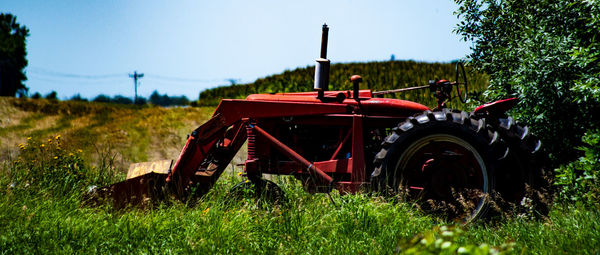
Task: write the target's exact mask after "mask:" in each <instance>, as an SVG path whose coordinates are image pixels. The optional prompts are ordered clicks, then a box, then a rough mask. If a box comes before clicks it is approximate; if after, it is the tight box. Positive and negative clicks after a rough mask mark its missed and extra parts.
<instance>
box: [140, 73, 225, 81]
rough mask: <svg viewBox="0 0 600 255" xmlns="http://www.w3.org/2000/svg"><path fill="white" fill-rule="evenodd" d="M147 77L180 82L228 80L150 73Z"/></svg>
mask: <svg viewBox="0 0 600 255" xmlns="http://www.w3.org/2000/svg"><path fill="white" fill-rule="evenodd" d="M147 77H148V78H154V79H158V80H166V81H178V82H220V81H225V80H227V79H198V78H181V77H173V76H164V75H156V74H148V75H147Z"/></svg>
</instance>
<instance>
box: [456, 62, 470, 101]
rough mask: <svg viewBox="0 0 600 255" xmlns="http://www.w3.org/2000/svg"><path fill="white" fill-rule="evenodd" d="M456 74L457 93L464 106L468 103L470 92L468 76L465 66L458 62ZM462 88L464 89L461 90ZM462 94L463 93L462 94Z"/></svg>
mask: <svg viewBox="0 0 600 255" xmlns="http://www.w3.org/2000/svg"><path fill="white" fill-rule="evenodd" d="M454 74H455V78H456V79H455V83H456V93H457V96H458V99H459V100H460V101H461V102H462V103H463V104H464V103H466V102H467V96H468V94H469V93H468V92H469V86H468V82H467V74H466V72H465V66H464V65H463V64H462V63H461V62H460V61H459V62H456V66H455V67H454ZM461 86H462V88H461ZM461 92H462V93H461Z"/></svg>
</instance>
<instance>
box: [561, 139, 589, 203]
mask: <svg viewBox="0 0 600 255" xmlns="http://www.w3.org/2000/svg"><path fill="white" fill-rule="evenodd" d="M582 141H583V143H585V144H586V145H585V146H581V147H578V150H580V151H582V152H583V153H584V156H582V157H580V158H579V160H577V161H574V162H572V163H570V164H568V165H565V166H562V167H560V168H559V169H557V171H556V173H557V174H556V180H555V184H556V185H557V186H558V187H559V196H560V198H561V199H562V200H564V201H574V202H580V203H583V204H585V205H591V206H597V207H599V208H600V158H599V155H600V130H595V131H594V132H588V133H586V135H585V136H583V139H582Z"/></svg>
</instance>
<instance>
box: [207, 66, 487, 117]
mask: <svg viewBox="0 0 600 255" xmlns="http://www.w3.org/2000/svg"><path fill="white" fill-rule="evenodd" d="M454 68H455V64H454V63H425V62H416V61H383V62H368V63H343V64H332V65H331V68H330V81H329V89H330V90H348V89H351V86H352V85H351V83H350V81H349V79H350V76H352V75H354V74H358V75H361V76H362V78H363V81H364V82H363V83H361V89H367V88H368V89H371V90H373V91H379V90H388V89H397V88H404V87H411V86H419V85H426V84H427V82H428V81H429V80H432V79H447V80H454V76H455V72H454ZM467 77H468V78H469V89H470V90H471V91H483V90H484V89H485V88H486V87H487V84H488V77H487V75H484V74H478V73H475V72H472V71H470V69H467ZM313 79H314V66H307V67H303V68H297V69H295V70H292V71H285V72H283V73H281V74H276V75H272V76H268V77H265V78H261V79H258V80H256V81H255V82H254V83H248V84H239V85H230V86H223V87H217V88H212V89H207V90H204V91H202V92H201V93H200V100H199V104H200V105H216V104H218V103H219V101H220V100H221V99H222V98H245V97H246V96H247V95H249V94H254V93H273V92H300V91H312V88H313ZM392 96H393V97H396V98H402V99H407V100H413V101H417V102H420V103H423V104H426V105H428V106H432V105H434V102H435V101H434V100H433V98H432V97H431V95H430V94H429V91H426V90H420V91H414V92H410V93H399V94H396V95H392Z"/></svg>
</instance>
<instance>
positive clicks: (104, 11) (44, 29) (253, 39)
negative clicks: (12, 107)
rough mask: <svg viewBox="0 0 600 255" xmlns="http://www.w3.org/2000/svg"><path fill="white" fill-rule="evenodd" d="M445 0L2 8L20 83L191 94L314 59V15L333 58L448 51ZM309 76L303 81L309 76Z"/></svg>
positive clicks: (82, 1) (28, 3)
mask: <svg viewBox="0 0 600 255" xmlns="http://www.w3.org/2000/svg"><path fill="white" fill-rule="evenodd" d="M456 9H457V6H456V4H454V2H453V1H450V0H447V1H444V0H421V1H405V0H377V1H366V0H365V1H358V0H335V1H323V0H321V1H317V0H307V1H275V0H273V1H267V0H257V1H241V0H239V1H238V0H223V1H198V0H196V1H192V0H186V1H158V0H146V1H141V0H139V1H138V0H130V1H117V0H66V1H48V0H8V1H3V3H2V5H1V6H0V11H1V12H9V13H12V14H13V15H16V16H17V21H18V22H19V23H21V24H22V25H25V26H27V27H28V28H29V29H30V33H31V35H30V36H29V37H28V40H27V51H28V55H27V58H28V60H29V66H28V67H27V69H26V72H27V76H28V78H29V80H28V81H27V82H26V86H28V87H29V88H30V92H31V93H33V92H40V93H41V94H42V95H44V94H47V93H49V92H50V91H52V90H54V91H57V92H58V96H59V98H62V99H65V98H70V97H71V96H73V95H75V94H78V93H79V94H81V96H82V97H86V98H90V99H91V98H93V97H95V96H96V95H98V94H106V95H109V96H113V95H118V94H120V95H124V96H130V97H133V93H134V91H133V81H132V79H131V78H129V76H128V74H130V73H133V71H134V70H137V71H138V72H140V73H144V74H145V76H144V77H143V78H142V79H141V80H140V81H141V83H140V87H139V88H138V94H139V95H141V96H145V97H148V96H149V95H150V94H151V93H152V91H154V90H158V92H160V93H161V94H164V93H167V94H169V95H172V96H175V95H185V96H187V97H188V98H190V99H197V98H198V93H199V92H200V91H202V90H203V89H206V88H211V87H216V86H219V85H226V84H228V83H229V82H228V81H227V80H228V79H236V80H238V81H239V82H240V83H246V82H252V81H254V80H256V79H257V78H260V77H265V76H269V75H271V74H277V73H281V72H283V71H285V70H291V69H295V68H297V67H305V66H308V65H314V64H313V63H314V60H315V59H316V58H317V57H318V54H319V47H320V38H321V25H322V24H323V23H327V24H328V25H329V26H330V31H329V49H328V58H329V59H330V60H331V61H332V63H340V62H366V61H381V60H389V59H390V56H391V55H392V54H394V55H395V57H396V59H413V60H422V61H428V62H433V61H442V62H447V61H451V60H455V59H460V58H463V57H464V56H465V55H466V54H467V53H468V52H469V44H468V43H466V42H463V41H461V40H460V37H459V36H457V35H455V34H454V33H452V30H453V28H454V27H455V26H456V24H457V23H458V20H457V18H456V16H455V15H453V12H454V11H455V10H456ZM309 86H310V84H309Z"/></svg>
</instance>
